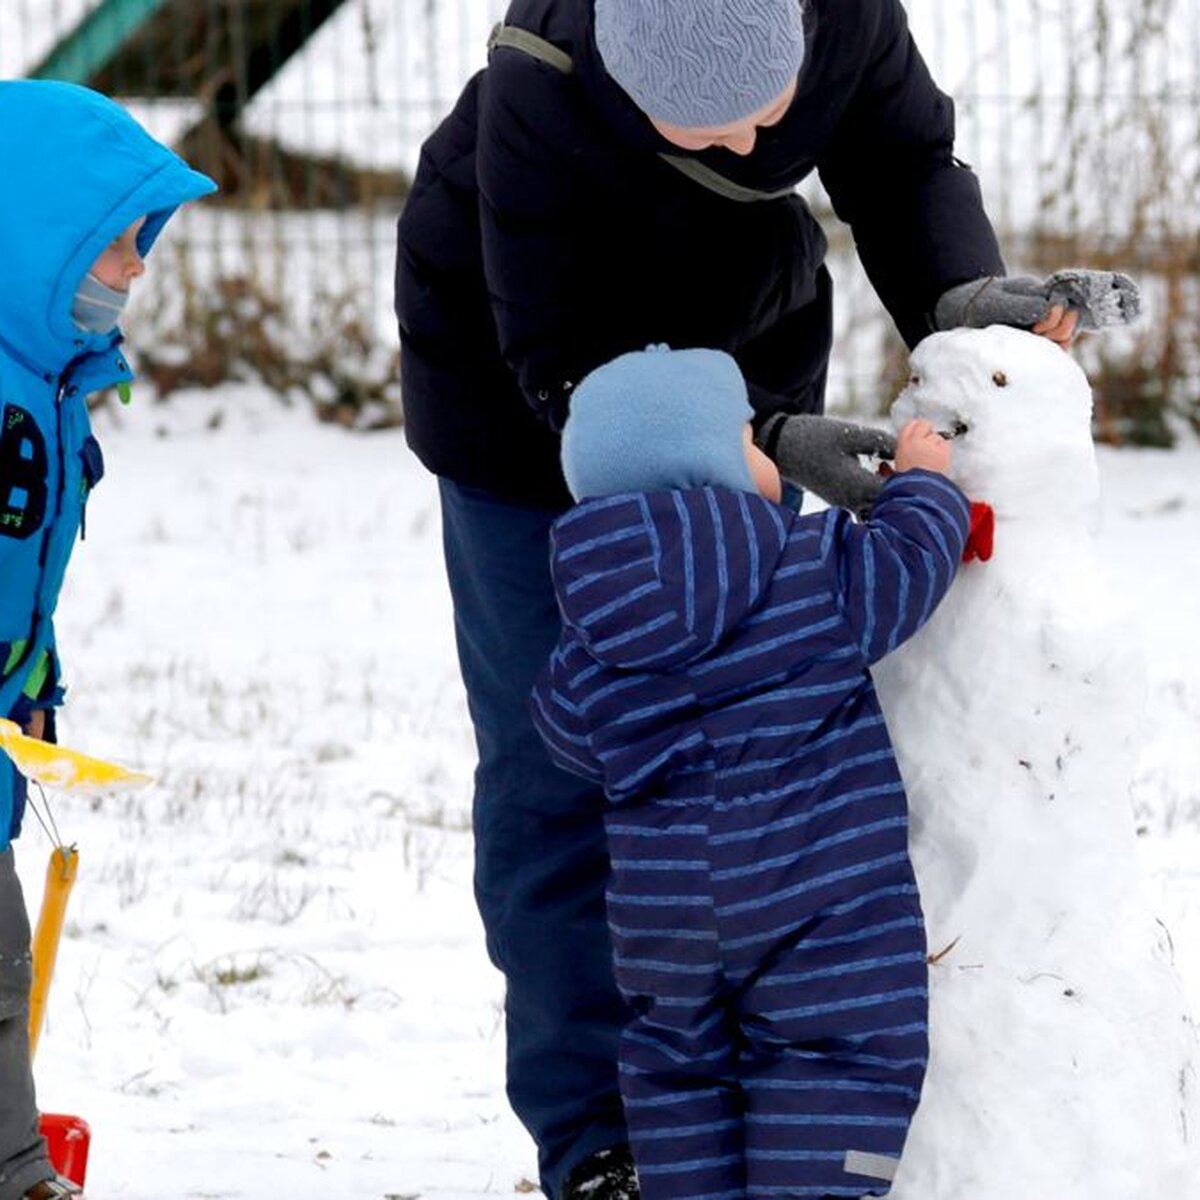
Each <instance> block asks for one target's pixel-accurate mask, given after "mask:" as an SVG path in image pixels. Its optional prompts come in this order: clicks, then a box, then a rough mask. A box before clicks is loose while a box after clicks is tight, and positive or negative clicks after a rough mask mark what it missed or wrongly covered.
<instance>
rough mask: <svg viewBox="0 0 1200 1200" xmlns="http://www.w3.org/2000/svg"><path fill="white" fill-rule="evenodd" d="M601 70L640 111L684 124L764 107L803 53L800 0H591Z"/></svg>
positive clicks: (722, 120) (723, 119) (722, 121)
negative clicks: (606, 72)
mask: <svg viewBox="0 0 1200 1200" xmlns="http://www.w3.org/2000/svg"><path fill="white" fill-rule="evenodd" d="M595 7H596V45H597V46H598V47H599V50H600V57H601V58H602V59H603V60H604V66H605V69H606V70H607V71H608V73H609V74H610V75H611V76H612V77H613V79H615V80H616V82H617V83H619V84H620V85H621V87H622V88H624V89H625V91H626V92H628V93H629V95H630V97H631V98H632V99H633V102H634V103H635V104H636V105H637V106H638V108H640V109H641V110H642V111H643V112H644V113H645V114H646V115H647V116H649V117H654V118H656V119H657V120H660V121H665V122H667V123H668V124H670V125H682V126H687V127H691V128H698V127H707V126H712V125H728V124H729V123H730V122H732V121H740V120H742V119H743V118H744V117H748V116H750V114H751V113H755V112H757V111H758V110H759V109H760V108H763V107H765V106H766V105H767V104H769V103H770V102H771V101H772V100H774V99H775V97H776V96H778V95H779V94H780V93H781V92H782V91H783V90H784V88H786V87H787V86H788V84H790V83H791V82H792V81H793V80H794V79H795V78H796V76H797V75H798V74H799V71H800V64H801V63H802V62H803V60H804V23H803V9H802V6H801V0H595Z"/></svg>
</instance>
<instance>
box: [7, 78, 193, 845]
mask: <svg viewBox="0 0 1200 1200" xmlns="http://www.w3.org/2000/svg"><path fill="white" fill-rule="evenodd" d="M0 180H3V186H0V264H3V267H2V268H0V715H3V716H8V717H11V718H13V719H15V720H19V721H23V720H25V719H27V717H28V715H29V711H30V708H31V707H48V706H50V705H52V704H55V703H57V702H58V701H59V699H60V698H61V694H62V689H61V685H60V680H59V664H58V656H57V651H56V649H55V641H54V621H53V618H54V609H55V606H56V604H57V602H58V593H59V589H60V588H61V586H62V581H63V574H64V572H65V571H66V567H67V560H68V559H69V558H70V556H71V550H72V548H73V546H74V544H75V538H76V534H77V533H78V532H79V530H80V528H81V526H82V524H83V516H84V508H85V506H86V504H87V498H88V493H89V491H90V490H91V488H92V487H94V486H95V484H96V483H97V482H98V481H99V479H100V476H101V474H102V473H103V460H102V458H101V455H100V447H99V445H98V443H97V442H96V439H95V438H94V437H93V436H92V433H91V428H90V426H89V422H88V413H87V407H86V404H85V398H86V396H87V394H88V393H89V392H94V391H97V390H98V389H100V388H104V387H108V386H111V385H113V384H116V383H119V382H121V381H126V380H129V379H130V378H131V377H132V376H131V373H130V370H129V366H128V364H127V362H126V361H125V356H124V355H123V354H122V353H121V349H120V343H121V340H122V339H121V336H120V333H119V331H113V332H112V333H108V334H104V335H95V334H87V333H83V332H81V331H80V330H79V329H78V328H77V327H76V325H75V323H74V321H73V320H72V319H71V305H72V301H73V299H74V296H75V291H76V289H77V287H78V286H79V282H80V280H81V279H82V278H83V276H84V275H85V274H86V273H87V271H88V270H89V268H90V267H91V265H92V263H93V262H95V260H96V258H97V257H98V256H99V255H100V253H101V252H102V251H103V250H104V249H105V247H106V246H107V245H108V244H109V243H110V242H111V241H113V239H114V238H116V237H119V236H120V234H121V233H122V232H124V230H125V229H126V228H128V226H129V225H130V224H132V223H133V222H134V221H135V220H137V219H138V218H139V217H142V216H145V217H146V222H145V224H144V225H143V226H142V230H141V233H140V235H139V238H138V247H139V250H140V251H141V253H142V254H143V255H145V254H146V252H147V251H148V250H149V249H150V247H151V246H152V245H153V244H154V241H155V239H156V238H157V237H158V235H159V233H160V232H161V231H162V228H163V226H164V225H165V224H166V222H167V221H168V220H169V219H170V217H171V215H172V214H173V213H174V211H175V210H176V208H178V207H179V205H181V204H183V203H185V202H186V201H188V200H194V199H197V198H198V197H200V196H203V195H206V194H207V193H209V192H211V191H214V190H215V188H216V185H215V184H214V183H213V182H212V181H211V180H210V179H208V178H207V177H206V176H204V175H201V174H199V173H198V172H196V171H193V170H192V169H191V168H190V167H189V166H188V165H187V164H186V163H185V162H183V160H182V159H180V158H179V157H178V156H177V155H175V154H174V153H172V152H171V151H170V150H168V149H167V148H166V147H165V146H163V145H161V144H160V143H158V142H156V141H155V140H154V139H153V138H152V137H150V135H149V134H148V133H146V131H145V130H144V129H142V127H141V126H140V125H139V124H138V123H137V122H136V121H135V120H134V119H133V118H132V117H131V116H129V114H128V113H126V112H125V110H124V109H122V108H121V107H120V106H119V105H117V104H114V103H113V102H112V101H110V100H108V99H107V98H106V97H104V96H102V95H100V94H99V93H97V92H93V91H89V90H88V89H86V88H81V87H76V86H74V85H72V84H64V83H47V82H34V81H29V80H19V81H9V82H0ZM23 799H24V790H23V786H22V781H20V779H19V777H18V776H17V775H16V773H15V772H14V771H13V770H12V769H11V767H10V766H9V765H8V764H3V765H2V766H0V850H2V849H4V848H6V847H7V846H8V843H9V840H10V839H11V838H12V837H15V836H16V835H17V833H18V831H19V829H20V822H21V809H22V808H23Z"/></svg>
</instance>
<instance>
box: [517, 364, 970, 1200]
mask: <svg viewBox="0 0 1200 1200" xmlns="http://www.w3.org/2000/svg"><path fill="white" fill-rule="evenodd" d="M749 416H750V408H749V405H748V404H747V400H746V385H745V383H744V381H743V380H742V377H741V374H740V372H739V371H738V369H737V366H736V364H735V363H733V361H732V360H731V359H730V358H729V357H728V355H725V354H721V353H719V352H715V351H712V350H683V351H671V352H667V351H665V348H661V347H656V348H653V349H652V350H649V351H642V352H640V353H638V352H635V353H631V354H625V355H622V356H621V357H620V358H618V359H616V360H615V361H614V362H611V363H606V364H604V365H603V366H601V367H599V368H598V369H597V370H595V371H593V372H592V373H591V374H589V375H588V376H587V377H586V378H585V379H584V380H583V382H582V383H580V385H579V388H578V389H577V391H576V394H575V397H574V400H573V402H572V406H571V414H570V416H569V418H568V420H567V424H566V427H565V429H564V431H563V464H564V468H565V472H566V477H567V481H568V483H569V484H570V485H571V491H572V493H573V494H574V495H575V496H576V497H577V498H578V500H579V501H580V503H579V504H578V505H577V506H576V507H575V508H572V509H570V510H569V511H568V512H567V513H566V514H565V515H564V516H562V517H561V518H559V520H558V521H556V522H555V524H554V529H553V535H552V547H553V552H552V562H553V566H552V573H553V577H554V583H555V590H556V592H557V595H558V602H559V608H560V610H561V612H562V614H563V633H562V635H561V637H560V639H559V642H558V645H557V646H556V647H555V650H554V653H553V654H552V656H551V658H550V660H549V662H548V664H547V666H546V668H545V670H544V671H543V673H542V675H541V677H540V678H539V680H538V683H537V685H536V687H535V690H534V696H533V703H534V709H533V716H534V723H535V725H536V726H537V727H538V729H539V731H540V732H541V733H542V736H543V737H544V738H545V739H546V742H547V745H548V746H549V747H550V750H551V753H552V754H553V756H554V758H555V760H556V761H557V762H559V763H560V764H561V765H562V766H563V767H565V768H566V769H567V770H572V771H575V772H577V773H579V774H582V775H584V776H586V777H587V778H590V779H594V780H596V781H597V782H599V783H601V784H602V785H603V787H604V789H605V793H606V795H607V796H608V799H609V801H610V803H611V807H610V809H609V811H608V814H607V818H606V827H607V830H608V841H609V852H610V855H611V860H612V874H611V878H610V880H609V884H608V913H609V928H610V932H611V935H612V942H613V948H614V951H615V959H614V962H615V969H616V978H617V983H618V985H619V986H620V988H621V992H622V995H623V996H624V998H625V1000H626V1002H627V1007H628V1016H627V1019H626V1024H625V1031H624V1034H623V1036H622V1038H621V1044H620V1064H621V1070H620V1080H621V1091H622V1094H623V1095H624V1098H625V1108H626V1116H627V1119H628V1125H629V1133H630V1139H631V1142H632V1146H633V1154H634V1158H635V1160H636V1162H637V1173H638V1177H639V1179H640V1182H641V1192H642V1195H643V1197H645V1198H646V1200H693V1198H695V1197H699V1196H709V1197H716V1196H721V1197H727V1198H728V1200H736V1198H738V1197H746V1196H749V1197H765V1196H771V1195H775V1196H793V1197H799V1196H826V1197H829V1196H845V1197H851V1196H864V1195H872V1196H876V1195H881V1194H883V1192H884V1191H886V1190H887V1186H888V1184H889V1182H890V1181H891V1179H892V1178H893V1176H894V1174H895V1170H896V1167H897V1163H898V1160H899V1158H900V1154H901V1151H902V1150H903V1147H904V1143H905V1138H906V1135H907V1132H908V1124H909V1122H910V1120H911V1119H912V1115H913V1112H914V1110H915V1108H916V1104H917V1099H918V1097H919V1095H920V1091H921V1082H922V1078H923V1076H924V1071H925V1064H926V1058H927V1053H928V1038H927V1031H926V1020H927V1005H928V991H927V982H928V981H927V970H926V947H925V933H924V929H923V926H922V920H921V909H920V903H919V900H918V897H917V888H916V882H915V880H914V877H913V870H912V865H911V863H910V862H909V858H908V813H907V803H906V800H905V794H904V787H903V784H902V783H901V779H900V771H899V768H898V766H897V764H896V759H895V756H894V754H893V752H892V747H891V742H890V740H889V738H888V733H887V729H886V727H885V726H884V721H883V713H882V711H881V710H880V707H879V701H878V699H877V697H876V695H875V688H874V685H873V684H872V682H871V677H870V674H869V672H868V667H870V666H871V665H872V664H873V663H874V662H876V661H877V660H878V659H880V658H882V657H883V656H884V655H885V654H887V653H889V652H890V651H891V650H893V649H895V647H896V646H898V645H899V644H900V643H901V642H903V641H904V640H906V639H907V638H908V637H910V636H912V634H914V633H915V632H916V631H917V630H918V629H919V628H920V627H921V625H922V624H923V623H924V622H925V621H926V620H927V619H928V618H929V617H930V616H931V615H932V613H933V611H934V609H935V608H936V607H937V605H938V603H939V601H940V600H941V598H942V596H943V595H944V594H945V592H946V589H947V588H948V587H949V585H950V582H951V581H952V580H953V578H954V575H955V572H956V570H957V569H958V564H959V560H960V556H961V555H962V552H963V545H964V540H965V537H966V534H967V528H968V523H969V522H968V504H967V500H966V497H964V496H963V494H962V492H961V491H959V489H958V488H957V487H956V486H955V485H954V484H953V483H951V482H950V481H949V480H948V479H946V478H944V474H943V473H944V471H945V470H946V469H947V467H948V465H949V462H950V444H949V442H947V441H946V440H944V439H943V438H941V437H939V436H938V434H937V433H936V432H935V430H934V428H933V427H932V425H930V424H929V423H928V422H912V423H911V424H910V425H909V426H906V427H905V429H904V430H903V431H902V432H901V433H900V435H899V438H898V442H899V445H898V448H897V452H896V468H897V470H896V472H895V474H893V475H892V477H891V478H890V479H889V480H888V482H887V484H886V486H885V487H884V489H883V491H882V493H881V495H880V498H879V500H878V502H877V503H876V504H875V506H874V508H873V509H872V512H871V516H870V519H869V520H868V521H866V522H865V523H863V524H858V523H856V522H854V521H853V520H852V519H851V518H850V517H849V515H848V514H847V513H845V512H844V511H842V510H839V509H826V510H825V511H824V512H822V513H814V514H810V515H806V516H797V515H796V514H795V513H793V512H791V511H790V510H789V509H787V508H785V507H782V506H780V505H779V504H778V503H772V501H777V500H778V498H779V491H780V488H779V477H778V473H777V472H773V469H772V468H771V464H770V460H769V459H765V458H764V457H762V452H761V451H760V450H758V449H757V447H750V446H748V445H745V444H744V441H743V436H742V434H743V431H744V428H745V425H746V422H747V420H748V418H749ZM748 441H749V439H748V437H747V438H746V439H745V442H746V443H748ZM756 468H757V469H756ZM772 475H773V477H772Z"/></svg>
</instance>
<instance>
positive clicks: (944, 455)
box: [896, 420, 950, 475]
mask: <svg viewBox="0 0 1200 1200" xmlns="http://www.w3.org/2000/svg"><path fill="white" fill-rule="evenodd" d="M914 467H919V468H920V469H922V470H924V471H936V472H937V473H938V474H939V475H945V473H946V471H947V470H948V469H949V467H950V443H949V442H948V441H946V439H945V438H944V437H942V436H941V435H940V434H939V433H938V432H937V431H936V430H935V429H934V427H933V426H932V425H931V424H930V423H929V422H928V421H921V420H917V421H909V422H908V424H907V425H905V426H904V428H903V429H901V430H900V432H899V434H898V435H897V437H896V470H897V471H911V470H912V469H913V468H914Z"/></svg>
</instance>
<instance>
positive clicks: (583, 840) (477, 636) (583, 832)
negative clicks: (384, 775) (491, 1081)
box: [439, 479, 626, 1197]
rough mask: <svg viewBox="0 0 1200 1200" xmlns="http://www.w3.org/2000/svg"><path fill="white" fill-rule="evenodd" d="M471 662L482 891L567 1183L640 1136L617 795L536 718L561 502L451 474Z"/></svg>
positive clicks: (531, 1089) (534, 1085)
mask: <svg viewBox="0 0 1200 1200" xmlns="http://www.w3.org/2000/svg"><path fill="white" fill-rule="evenodd" d="M439 487H440V493H441V507H442V532H443V541H444V549H445V556H446V569H447V573H448V576H449V580H450V592H451V597H452V599H453V603H454V627H455V636H456V639H457V645H458V657H459V665H460V668H461V671H462V678H463V683H464V685H465V687H466V691H467V701H468V706H469V708H470V713H471V721H472V723H473V725H474V727H475V738H476V743H477V746H478V752H479V763H478V767H477V769H476V772H475V798H474V809H473V820H474V829H475V895H476V900H477V902H478V905H479V912H480V915H481V916H482V918H483V924H484V929H485V931H486V934H487V946H488V953H489V955H490V957H491V959H492V962H494V963H495V964H496V966H497V967H498V968H499V969H500V970H501V971H502V972H503V973H504V976H505V979H506V981H507V988H506V1000H505V1015H506V1021H507V1034H508V1095H509V1100H510V1102H511V1104H512V1106H513V1110H514V1111H515V1112H516V1114H517V1116H518V1117H519V1118H520V1119H521V1121H522V1122H523V1123H524V1125H525V1127H526V1128H527V1129H528V1130H529V1132H530V1134H531V1135H532V1136H533V1139H534V1141H535V1142H536V1143H537V1147H538V1157H539V1167H540V1171H541V1177H542V1186H543V1188H544V1189H545V1190H546V1193H547V1195H549V1196H551V1197H555V1196H557V1195H558V1194H559V1191H560V1189H561V1184H562V1181H563V1179H564V1178H565V1177H566V1175H567V1174H568V1173H569V1172H570V1170H571V1168H572V1167H574V1166H575V1165H576V1164H577V1163H578V1162H579V1161H581V1160H582V1159H583V1158H585V1157H586V1156H587V1155H588V1154H590V1153H592V1152H593V1151H595V1150H598V1149H601V1148H603V1147H605V1146H612V1145H616V1144H623V1143H624V1142H625V1141H626V1134H625V1124H624V1117H623V1113H622V1108H621V1098H620V1091H619V1088H618V1084H617V1043H618V1038H619V1034H620V1028H621V1025H622V1024H623V1022H624V1019H625V1015H626V1014H625V1009H624V1005H623V1004H622V1002H621V999H620V996H619V994H618V992H617V989H616V984H615V982H614V980H613V971H612V950H611V944H610V941H609V936H608V927H607V922H606V916H605V901H604V892H605V886H606V883H607V877H608V850H607V845H606V840H605V834H604V816H603V814H604V796H603V793H602V792H601V791H600V789H599V788H598V787H596V786H595V785H593V784H589V783H586V782H585V781H584V780H582V779H579V778H577V777H575V776H573V775H569V774H567V773H566V772H564V771H561V770H560V769H559V768H558V767H556V766H554V764H553V763H552V762H551V761H550V758H549V756H548V754H547V752H546V749H545V747H544V745H543V744H542V740H541V738H540V737H539V736H538V734H537V732H536V730H535V729H534V728H533V723H532V721H531V719H530V716H529V697H530V692H531V690H532V688H533V682H534V679H535V678H536V676H537V674H538V672H539V671H540V670H541V668H542V666H543V664H544V663H545V662H546V660H547V658H548V657H549V655H550V651H551V650H552V649H553V647H554V643H555V641H556V640H557V638H558V634H559V618H558V608H557V605H556V603H555V599H554V590H553V588H552V587H551V583H550V551H549V530H550V525H551V523H552V522H553V520H554V518H555V517H556V516H557V515H558V514H557V513H555V512H546V511H542V510H540V509H531V508H525V507H522V506H520V505H514V504H509V503H506V502H504V501H501V500H498V499H496V498H495V497H494V496H491V495H489V494H488V493H486V492H482V491H479V490H477V489H474V488H468V487H463V486H461V485H458V484H455V483H452V482H450V481H448V480H445V479H443V480H440V481H439Z"/></svg>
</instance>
